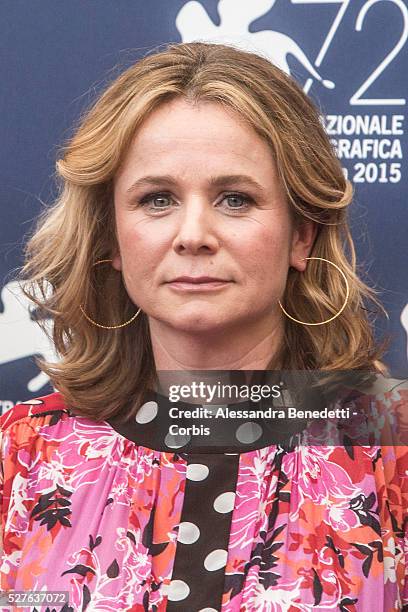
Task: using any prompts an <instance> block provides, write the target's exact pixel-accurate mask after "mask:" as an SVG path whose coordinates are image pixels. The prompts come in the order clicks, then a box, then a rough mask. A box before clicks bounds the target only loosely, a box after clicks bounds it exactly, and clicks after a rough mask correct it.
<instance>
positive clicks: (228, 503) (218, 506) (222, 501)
mask: <svg viewBox="0 0 408 612" xmlns="http://www.w3.org/2000/svg"><path fill="white" fill-rule="evenodd" d="M234 503H235V493H233V492H232V491H227V493H221V495H218V497H216V498H215V501H214V510H215V511H216V512H221V513H223V514H225V513H226V512H231V510H233V509H234Z"/></svg>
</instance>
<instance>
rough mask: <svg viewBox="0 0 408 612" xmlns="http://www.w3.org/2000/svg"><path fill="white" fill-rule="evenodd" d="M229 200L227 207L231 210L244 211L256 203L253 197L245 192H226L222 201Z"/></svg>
mask: <svg viewBox="0 0 408 612" xmlns="http://www.w3.org/2000/svg"><path fill="white" fill-rule="evenodd" d="M224 200H226V201H228V202H229V205H228V206H227V209H228V210H229V211H237V212H242V211H243V210H247V209H248V208H250V206H251V205H252V204H253V203H254V201H253V199H252V198H250V197H249V196H246V195H244V194H243V193H226V194H225V195H224V198H223V200H222V201H224Z"/></svg>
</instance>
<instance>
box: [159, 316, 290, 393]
mask: <svg viewBox="0 0 408 612" xmlns="http://www.w3.org/2000/svg"><path fill="white" fill-rule="evenodd" d="M149 327H150V337H151V342H152V349H153V355H154V360H155V366H156V371H157V372H158V378H159V384H160V387H161V388H162V389H164V390H165V389H167V388H168V386H169V384H172V383H174V382H176V381H175V380H173V379H174V375H173V376H172V375H166V374H165V371H173V372H174V371H182V372H183V374H182V375H181V374H180V375H177V382H179V383H180V382H182V383H183V384H189V382H191V380H193V378H194V379H195V378H196V376H193V375H189V371H191V370H196V371H197V370H198V371H199V372H200V380H203V381H205V382H211V381H212V380H213V378H214V376H216V378H217V380H220V373H219V371H225V373H224V374H223V376H221V378H222V379H223V380H222V381H221V382H227V381H229V375H228V371H230V370H246V371H248V372H247V373H246V380H247V382H249V380H250V378H251V371H252V370H265V369H279V368H280V348H281V346H282V342H283V325H282V323H281V322H280V321H279V322H277V323H276V324H275V325H274V326H272V327H271V326H270V321H269V326H268V328H267V329H265V326H264V328H261V327H260V326H259V325H257V326H256V325H255V326H253V327H252V328H250V329H249V328H248V327H247V328H246V329H245V335H244V334H239V333H238V332H237V330H236V329H234V330H231V331H230V332H226V331H224V332H223V333H221V332H220V331H216V332H214V333H205V334H197V335H195V334H191V333H187V332H183V331H180V330H175V329H174V328H171V327H169V326H167V325H165V324H162V322H160V321H157V320H156V319H151V318H150V319H149ZM268 366H269V368H268ZM209 370H215V372H214V374H213V375H212V374H211V372H209ZM170 379H172V380H170Z"/></svg>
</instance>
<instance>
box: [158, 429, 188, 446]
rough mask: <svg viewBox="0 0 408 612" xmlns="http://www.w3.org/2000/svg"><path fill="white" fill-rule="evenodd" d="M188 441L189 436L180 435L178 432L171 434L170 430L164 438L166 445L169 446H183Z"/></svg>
mask: <svg viewBox="0 0 408 612" xmlns="http://www.w3.org/2000/svg"><path fill="white" fill-rule="evenodd" d="M189 441H190V436H182V435H180V434H171V433H170V432H169V433H168V434H167V436H166V437H165V438H164V442H165V444H166V446H168V447H169V448H180V447H181V446H185V445H186V444H187V443H188V442H189Z"/></svg>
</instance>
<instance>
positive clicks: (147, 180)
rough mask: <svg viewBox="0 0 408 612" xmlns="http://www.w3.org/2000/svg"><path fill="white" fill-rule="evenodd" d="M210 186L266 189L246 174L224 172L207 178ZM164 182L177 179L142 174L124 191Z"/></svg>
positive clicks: (173, 183)
mask: <svg viewBox="0 0 408 612" xmlns="http://www.w3.org/2000/svg"><path fill="white" fill-rule="evenodd" d="M209 183H210V186H211V187H234V186H235V187H236V186H238V185H241V186H243V185H247V186H250V187H252V188H254V189H257V190H258V191H259V192H261V193H263V194H266V190H265V188H264V187H262V185H260V184H259V183H258V181H256V180H255V179H254V178H252V177H251V176H248V175H246V174H225V175H222V176H212V177H211V178H210V180H209ZM164 184H167V185H174V186H175V185H177V181H175V180H174V178H173V177H172V176H170V175H169V174H163V175H147V176H143V177H141V178H140V179H137V181H135V182H134V183H132V185H131V186H130V187H129V188H128V189H126V193H132V192H133V191H134V190H135V189H137V188H138V187H143V186H145V185H152V186H159V187H160V186H162V185H164Z"/></svg>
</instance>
